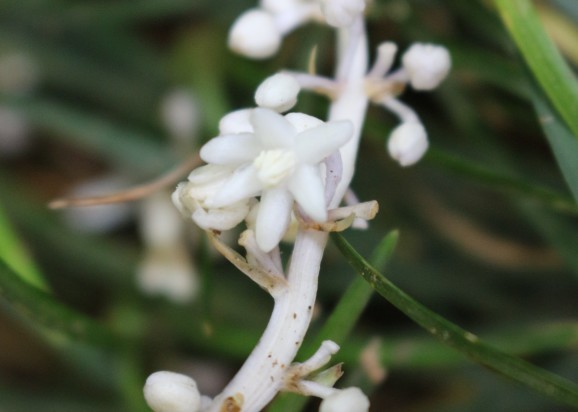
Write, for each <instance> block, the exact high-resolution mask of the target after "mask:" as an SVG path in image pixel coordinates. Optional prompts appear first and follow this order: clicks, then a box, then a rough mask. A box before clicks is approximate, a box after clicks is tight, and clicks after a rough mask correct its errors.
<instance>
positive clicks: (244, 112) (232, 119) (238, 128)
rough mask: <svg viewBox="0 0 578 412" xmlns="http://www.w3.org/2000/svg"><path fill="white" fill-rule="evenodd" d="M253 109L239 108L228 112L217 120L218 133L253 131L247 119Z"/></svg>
mask: <svg viewBox="0 0 578 412" xmlns="http://www.w3.org/2000/svg"><path fill="white" fill-rule="evenodd" d="M252 111H253V109H240V110H235V111H234V112H230V113H228V114H226V115H224V116H223V117H221V120H220V121H219V135H221V136H223V135H226V134H237V133H253V126H251V122H250V121H249V119H250V118H251V112H252Z"/></svg>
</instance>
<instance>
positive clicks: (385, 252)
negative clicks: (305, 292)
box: [269, 231, 399, 412]
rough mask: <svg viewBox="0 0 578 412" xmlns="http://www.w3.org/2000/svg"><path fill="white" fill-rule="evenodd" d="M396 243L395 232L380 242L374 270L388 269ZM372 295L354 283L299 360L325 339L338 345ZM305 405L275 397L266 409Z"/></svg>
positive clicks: (295, 411) (287, 411) (285, 410)
mask: <svg viewBox="0 0 578 412" xmlns="http://www.w3.org/2000/svg"><path fill="white" fill-rule="evenodd" d="M398 239H399V232H398V231H392V232H390V233H388V234H387V235H386V236H385V237H384V238H383V240H382V241H381V242H380V244H379V245H378V246H377V247H376V248H375V251H374V252H373V256H372V258H371V261H372V263H373V264H374V265H375V266H377V267H379V268H384V267H385V266H386V265H387V263H388V262H389V260H390V259H391V257H392V256H393V252H394V251H395V247H396V245H397V241H398ZM372 295H373V289H372V288H371V286H369V285H368V284H367V282H365V281H364V280H363V279H362V278H360V277H358V278H356V279H354V281H353V282H352V283H351V285H350V286H349V288H348V289H347V290H346V291H345V293H344V294H343V296H342V297H341V299H340V300H339V303H338V304H337V305H336V306H335V309H334V310H333V312H331V315H330V316H329V318H328V319H327V321H326V322H325V324H324V325H323V327H322V328H321V330H320V331H319V333H317V336H316V337H315V339H314V340H313V341H312V342H311V344H308V345H307V347H306V348H304V349H303V351H301V353H300V357H302V358H305V359H307V358H308V357H310V356H311V355H313V353H314V352H315V350H317V348H319V346H320V345H321V342H323V341H324V340H327V339H330V340H332V341H333V342H335V343H337V344H339V345H341V344H342V343H343V342H344V341H345V339H346V338H347V336H348V335H349V334H350V333H351V331H352V330H353V327H354V326H355V324H356V323H357V320H358V319H359V317H360V316H361V314H362V312H363V310H364V309H365V307H366V306H367V304H368V303H369V299H370V298H371V296H372ZM308 401H309V398H307V397H303V396H299V395H295V394H285V395H282V396H278V397H277V399H275V400H274V401H273V403H272V404H271V405H270V406H269V410H270V411H271V412H299V411H301V410H302V409H303V408H304V407H305V405H306V404H307V402H308Z"/></svg>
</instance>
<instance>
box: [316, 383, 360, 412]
mask: <svg viewBox="0 0 578 412" xmlns="http://www.w3.org/2000/svg"><path fill="white" fill-rule="evenodd" d="M368 410H369V399H367V396H365V395H364V393H363V392H361V389H359V388H354V387H352V388H347V389H342V390H336V391H335V392H333V393H332V394H331V395H329V396H328V397H327V398H325V399H323V402H321V406H320V407H319V412H367V411H368Z"/></svg>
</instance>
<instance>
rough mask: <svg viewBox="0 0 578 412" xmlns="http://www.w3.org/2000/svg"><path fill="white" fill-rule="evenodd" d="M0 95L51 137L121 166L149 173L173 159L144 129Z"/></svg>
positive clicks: (65, 107)
mask: <svg viewBox="0 0 578 412" xmlns="http://www.w3.org/2000/svg"><path fill="white" fill-rule="evenodd" d="M0 97H1V98H0V101H1V102H3V103H4V102H5V103H6V104H8V105H9V106H11V107H13V108H14V109H15V110H17V111H19V112H20V113H22V114H23V115H24V116H26V118H27V119H28V120H29V121H30V122H32V123H33V124H34V125H35V126H37V127H39V128H42V129H44V130H46V131H49V132H50V133H51V135H52V137H53V138H55V139H61V140H63V141H65V142H67V143H72V144H74V145H76V146H77V147H80V148H82V149H85V150H87V151H90V152H92V153H95V154H98V155H100V156H102V157H103V158H104V159H106V160H108V161H110V162H111V163H112V164H114V165H116V166H117V167H118V168H119V169H121V170H129V171H133V172H134V173H137V174H141V175H142V174H148V175H149V176H150V174H151V173H159V170H162V169H167V168H169V167H171V166H172V165H174V164H175V163H177V161H176V157H175V155H174V154H173V153H171V151H170V150H169V148H167V147H166V146H163V145H162V144H161V142H160V141H159V140H160V139H155V138H154V137H153V136H151V135H148V134H146V133H141V132H137V131H134V130H131V129H127V128H123V127H120V126H119V125H118V124H116V123H114V122H111V121H109V120H107V119H104V118H101V117H98V116H95V115H93V114H88V113H85V112H82V111H80V110H77V109H74V108H72V107H70V106H68V105H66V104H63V103H61V102H57V101H48V100H40V99H29V100H19V99H14V98H9V97H7V96H0Z"/></svg>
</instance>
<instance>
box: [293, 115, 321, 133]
mask: <svg viewBox="0 0 578 412" xmlns="http://www.w3.org/2000/svg"><path fill="white" fill-rule="evenodd" d="M285 119H287V120H288V121H289V123H291V125H292V126H293V127H294V128H295V130H296V131H297V133H301V132H304V131H305V130H307V129H311V128H313V127H316V126H320V125H322V124H323V120H320V119H318V118H317V117H313V116H310V115H308V114H305V113H296V112H294V113H288V114H286V115H285Z"/></svg>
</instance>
